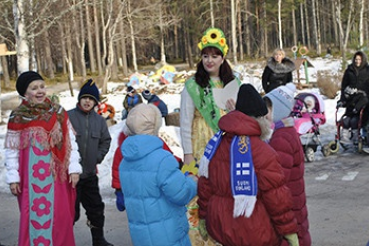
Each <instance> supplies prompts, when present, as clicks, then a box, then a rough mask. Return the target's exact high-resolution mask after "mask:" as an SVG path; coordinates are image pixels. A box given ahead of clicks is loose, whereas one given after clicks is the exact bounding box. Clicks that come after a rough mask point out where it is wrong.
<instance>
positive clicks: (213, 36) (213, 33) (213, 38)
mask: <svg viewBox="0 0 369 246" xmlns="http://www.w3.org/2000/svg"><path fill="white" fill-rule="evenodd" d="M204 37H205V38H206V39H207V40H208V41H209V43H218V42H219V40H220V39H221V37H222V33H221V32H220V31H219V30H218V29H215V28H212V29H210V30H209V31H208V32H207V33H206V35H205V36H204Z"/></svg>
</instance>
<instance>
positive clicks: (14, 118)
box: [5, 98, 71, 180]
mask: <svg viewBox="0 0 369 246" xmlns="http://www.w3.org/2000/svg"><path fill="white" fill-rule="evenodd" d="M36 142H38V143H39V144H40V145H41V146H42V147H43V148H44V149H45V150H48V151H51V154H52V158H51V159H52V160H51V169H52V172H53V174H54V176H55V177H56V178H57V177H59V178H60V179H61V180H65V179H66V177H67V171H68V167H69V157H70V153H71V143H70V138H69V130H68V114H67V112H66V111H65V110H64V109H63V107H61V106H60V105H59V104H55V103H53V102H52V101H51V100H50V99H49V98H46V99H45V101H44V102H43V103H40V104H31V103H29V102H28V101H27V100H25V99H23V100H22V103H21V104H20V105H19V106H18V107H17V108H16V109H14V110H13V111H12V113H11V114H10V116H9V121H8V131H7V134H6V137H5V148H8V149H18V150H21V149H24V148H27V147H30V146H35V145H36Z"/></svg>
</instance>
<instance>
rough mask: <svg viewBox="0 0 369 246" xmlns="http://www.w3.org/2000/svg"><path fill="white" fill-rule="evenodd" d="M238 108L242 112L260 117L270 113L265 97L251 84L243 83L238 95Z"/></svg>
mask: <svg viewBox="0 0 369 246" xmlns="http://www.w3.org/2000/svg"><path fill="white" fill-rule="evenodd" d="M236 110H238V111H241V112H242V113H244V114H246V115H249V116H254V117H260V116H264V115H266V114H267V113H268V108H267V107H266V105H265V102H264V100H263V98H262V97H261V96H260V94H259V93H258V92H257V91H256V89H255V88H254V87H253V86H252V85H251V84H243V85H241V87H240V90H239V91H238V95H237V102H236Z"/></svg>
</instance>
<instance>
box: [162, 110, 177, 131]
mask: <svg viewBox="0 0 369 246" xmlns="http://www.w3.org/2000/svg"><path fill="white" fill-rule="evenodd" d="M165 125H167V126H178V127H179V112H172V113H169V114H168V115H167V116H165Z"/></svg>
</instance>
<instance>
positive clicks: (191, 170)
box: [181, 161, 199, 175]
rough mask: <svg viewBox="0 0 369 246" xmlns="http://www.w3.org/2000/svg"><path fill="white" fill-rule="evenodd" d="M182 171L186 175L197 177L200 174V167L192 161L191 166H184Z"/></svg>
mask: <svg viewBox="0 0 369 246" xmlns="http://www.w3.org/2000/svg"><path fill="white" fill-rule="evenodd" d="M181 171H182V173H184V174H185V175H189V174H192V175H197V173H198V172H199V165H197V163H196V161H192V162H190V163H189V164H184V165H183V166H182V169H181Z"/></svg>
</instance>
